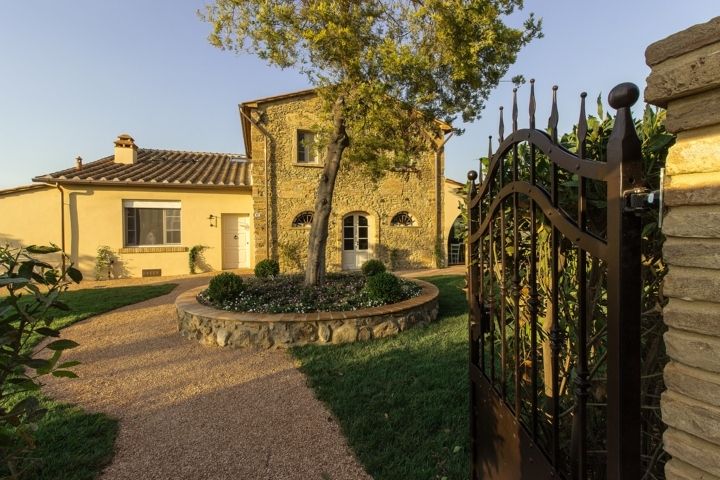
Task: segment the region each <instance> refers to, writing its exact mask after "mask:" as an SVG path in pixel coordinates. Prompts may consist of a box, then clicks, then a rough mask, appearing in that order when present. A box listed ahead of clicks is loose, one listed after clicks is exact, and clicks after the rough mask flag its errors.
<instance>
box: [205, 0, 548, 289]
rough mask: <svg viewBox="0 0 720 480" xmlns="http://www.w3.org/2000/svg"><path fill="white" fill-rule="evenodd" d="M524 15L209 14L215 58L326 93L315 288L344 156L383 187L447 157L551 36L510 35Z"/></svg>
mask: <svg viewBox="0 0 720 480" xmlns="http://www.w3.org/2000/svg"><path fill="white" fill-rule="evenodd" d="M522 7H523V1H522V0H504V1H502V2H495V1H489V0H445V1H442V2H418V1H414V0H393V1H390V0H378V1H361V2H336V1H331V0H317V1H312V2H269V1H267V0H244V1H237V0H214V1H213V2H211V3H210V4H209V5H207V7H206V9H205V14H204V15H203V18H204V19H205V20H206V21H208V22H209V23H211V24H212V28H213V31H212V33H211V35H210V38H209V39H210V42H211V43H212V44H213V45H214V46H216V47H219V48H222V49H229V50H234V51H237V52H244V51H247V52H250V53H253V54H256V55H258V56H259V57H260V58H262V59H264V60H266V61H268V62H270V63H271V64H273V65H275V66H278V67H280V68H288V67H295V68H298V69H299V70H300V71H301V72H302V73H305V74H306V75H307V77H308V80H309V81H310V83H311V84H312V85H314V86H315V87H318V89H317V90H316V92H317V94H318V96H319V98H320V102H319V105H320V107H321V111H320V116H321V119H320V123H321V128H320V129H319V131H318V137H319V142H318V145H320V146H322V147H324V155H323V157H324V158H323V162H322V163H323V172H322V174H321V175H320V181H319V182H318V189H317V195H316V199H315V212H314V214H313V222H312V225H311V227H310V234H309V238H308V259H307V262H306V270H305V284H306V285H308V286H310V285H317V284H319V283H322V281H323V280H324V278H325V273H326V272H325V267H326V266H325V253H326V252H325V251H326V247H327V237H328V225H329V221H328V220H329V218H330V212H331V211H332V201H333V192H334V187H335V182H336V179H337V175H338V172H339V171H340V166H341V162H342V161H343V160H344V158H345V156H347V157H348V160H349V161H350V162H353V163H356V164H358V165H362V166H364V167H367V170H368V171H369V172H370V173H371V174H374V175H380V174H382V173H383V172H385V171H388V170H391V169H400V170H402V169H404V168H405V169H407V168H412V166H413V164H414V161H415V159H416V158H418V157H419V156H420V155H421V154H426V153H428V152H430V151H433V150H435V149H437V147H438V144H437V139H438V137H442V135H443V133H445V132H446V131H447V129H449V128H450V127H448V125H449V124H450V122H451V121H452V120H453V119H455V117H457V116H460V115H462V118H463V120H464V121H471V120H473V119H476V118H478V117H479V116H480V113H481V112H482V110H483V107H484V104H485V100H486V99H487V97H488V95H489V94H490V92H491V91H492V88H493V87H495V86H496V85H497V84H498V82H499V81H500V79H501V78H502V77H503V76H504V75H505V74H506V73H507V70H508V68H509V66H510V65H511V64H513V63H514V62H515V60H516V57H517V53H518V52H519V51H520V50H521V49H522V47H524V46H525V45H527V44H528V43H529V42H530V41H532V40H533V39H534V38H538V37H540V36H541V21H539V20H537V19H536V18H535V17H534V16H533V15H532V14H530V15H528V16H527V17H526V18H525V19H524V21H523V22H522V24H519V23H518V24H516V25H517V27H511V26H508V25H506V24H505V23H504V22H505V20H506V18H507V16H509V15H511V14H512V13H513V12H516V11H517V10H520V9H522ZM514 80H515V81H516V82H518V83H519V82H521V81H522V79H521V78H515V79H514ZM435 119H442V120H444V121H445V122H446V125H445V127H440V126H439V125H438V123H437V122H435ZM444 129H445V131H443V130H444ZM455 131H456V132H457V133H461V132H462V131H461V130H460V129H455ZM351 144H352V148H351V149H348V147H349V146H350V145H351ZM346 150H347V153H346Z"/></svg>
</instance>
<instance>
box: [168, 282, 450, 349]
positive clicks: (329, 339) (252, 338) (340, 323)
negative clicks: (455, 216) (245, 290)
mask: <svg viewBox="0 0 720 480" xmlns="http://www.w3.org/2000/svg"><path fill="white" fill-rule="evenodd" d="M413 281H415V282H417V283H419V284H420V285H421V286H422V287H423V290H422V293H421V294H420V296H418V297H415V298H411V299H408V300H405V301H403V302H399V303H395V304H392V305H385V306H382V307H373V308H366V309H363V310H355V311H349V312H315V313H298V314H292V313H279V314H258V313H244V312H227V311H224V310H216V309H214V308H210V307H206V306H203V305H200V304H199V303H198V302H197V300H196V297H197V294H198V293H200V291H202V290H203V289H204V288H206V287H199V288H196V289H193V290H189V291H187V292H185V293H183V294H182V295H180V296H179V297H178V299H177V300H176V301H175V307H176V308H177V315H178V330H179V331H180V333H181V334H182V335H183V336H185V337H187V338H189V339H192V340H196V341H198V342H200V343H202V344H203V345H208V346H219V347H231V348H245V347H255V348H263V349H269V348H288V347H292V346H295V345H307V344H309V343H315V344H321V345H322V344H329V343H332V344H338V343H350V342H355V341H364V340H370V339H373V338H383V337H389V336H391V335H395V334H397V333H399V332H402V331H404V330H406V329H408V328H410V327H412V326H415V325H426V324H428V323H430V322H432V321H434V320H435V319H436V318H437V314H438V293H439V292H438V289H437V287H436V286H434V285H432V284H430V283H427V282H423V281H420V280H413Z"/></svg>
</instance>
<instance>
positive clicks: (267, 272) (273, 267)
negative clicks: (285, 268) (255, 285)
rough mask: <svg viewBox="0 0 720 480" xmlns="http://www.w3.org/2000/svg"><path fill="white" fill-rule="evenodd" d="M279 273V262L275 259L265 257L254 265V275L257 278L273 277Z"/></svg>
mask: <svg viewBox="0 0 720 480" xmlns="http://www.w3.org/2000/svg"><path fill="white" fill-rule="evenodd" d="M279 273H280V264H279V263H278V262H277V260H273V259H271V258H266V259H265V260H261V261H259V262H258V264H257V265H255V276H256V277H258V278H268V277H275V276H277V275H278V274H279Z"/></svg>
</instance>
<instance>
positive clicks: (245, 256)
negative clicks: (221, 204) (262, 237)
mask: <svg viewBox="0 0 720 480" xmlns="http://www.w3.org/2000/svg"><path fill="white" fill-rule="evenodd" d="M221 222H222V249H223V251H222V253H223V255H222V258H223V261H222V263H223V265H222V268H223V270H226V269H230V268H249V267H250V255H249V251H250V217H249V216H248V215H237V214H230V213H223V214H222V217H221Z"/></svg>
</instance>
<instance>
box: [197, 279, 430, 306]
mask: <svg viewBox="0 0 720 480" xmlns="http://www.w3.org/2000/svg"><path fill="white" fill-rule="evenodd" d="M303 280H304V278H303V276H302V275H279V276H276V277H272V278H249V279H245V280H244V283H243V288H242V291H241V292H240V293H239V294H238V295H237V296H232V297H230V298H226V299H224V300H222V301H219V302H217V301H216V302H213V301H212V300H211V299H210V298H209V296H208V294H207V290H203V291H202V292H200V293H199V294H198V297H197V299H198V301H199V302H200V303H201V304H203V305H207V306H210V307H214V308H218V309H220V310H227V311H235V312H250V313H310V312H329V311H336V312H342V311H352V310H359V309H363V308H370V307H378V306H381V305H387V304H389V303H397V302H400V301H403V300H407V299H410V298H413V297H417V296H418V295H420V293H421V291H422V287H420V285H418V284H417V283H415V282H412V281H409V280H403V279H398V281H399V284H400V288H399V290H398V291H397V292H396V294H394V295H374V294H373V292H372V291H368V289H367V288H366V284H367V281H368V277H366V276H364V275H362V274H359V273H329V274H328V275H327V277H326V281H325V283H324V284H323V285H320V286H314V287H306V286H304V285H303Z"/></svg>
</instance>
